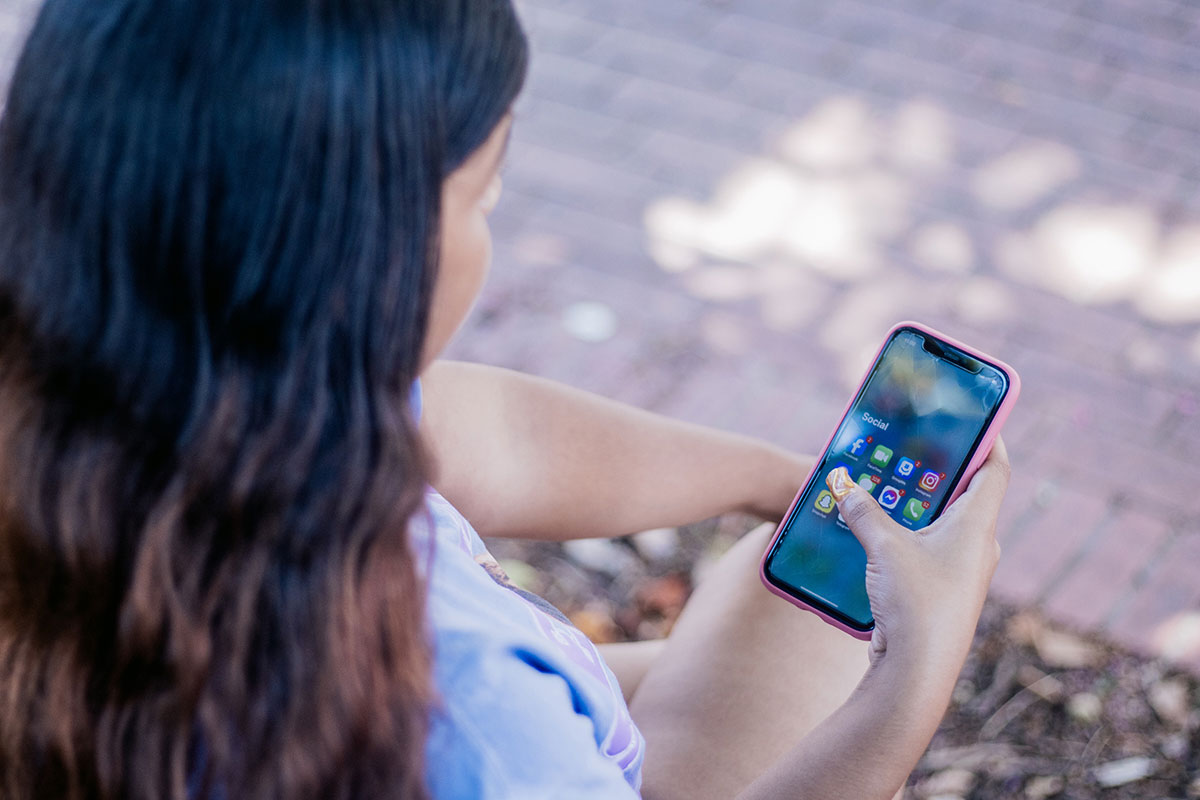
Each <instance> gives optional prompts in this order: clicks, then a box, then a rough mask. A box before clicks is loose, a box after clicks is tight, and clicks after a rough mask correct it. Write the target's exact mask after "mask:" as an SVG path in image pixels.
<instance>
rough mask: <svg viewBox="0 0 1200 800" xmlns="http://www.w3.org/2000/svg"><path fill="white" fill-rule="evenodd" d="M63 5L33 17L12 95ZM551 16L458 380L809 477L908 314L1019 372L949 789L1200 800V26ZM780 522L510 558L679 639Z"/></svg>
mask: <svg viewBox="0 0 1200 800" xmlns="http://www.w3.org/2000/svg"><path fill="white" fill-rule="evenodd" d="M36 5H37V4H36V3H35V2H34V0H0V81H2V80H3V79H4V76H5V75H6V74H7V70H8V68H9V66H10V65H11V62H12V59H13V58H14V57H15V54H16V48H17V46H18V44H19V41H20V39H21V35H22V32H23V30H24V26H25V25H26V24H27V22H28V19H29V18H30V15H31V14H32V12H33V10H34V9H35V6H36ZM518 5H519V7H520V9H521V11H522V13H523V17H524V19H525V22H526V24H527V27H528V31H529V34H530V37H531V40H532V46H533V64H532V72H531V77H530V81H529V84H528V87H527V89H526V91H525V93H524V95H523V98H522V99H521V101H520V103H519V106H518V109H517V114H516V126H515V129H514V135H513V141H512V146H511V152H510V156H509V163H508V167H507V169H506V173H505V197H504V199H503V201H502V202H501V205H500V207H499V209H498V210H497V211H496V212H495V215H494V217H493V230H494V233H495V239H496V259H495V265H494V268H493V272H492V275H491V278H490V282H489V284H488V287H487V289H486V290H485V294H484V296H483V298H482V300H481V302H480V305H479V307H478V308H477V310H476V314H475V315H474V317H473V319H472V320H471V321H470V323H469V324H468V326H467V328H466V329H465V330H464V331H463V333H462V334H461V335H460V337H459V339H458V340H457V342H456V343H455V345H454V346H453V350H452V355H453V356H455V357H458V358H464V359H470V360H478V361H482V362H486V363H490V364H497V365H501V366H506V367H512V368H516V369H520V370H524V371H528V372H532V373H535V374H539V375H543V376H547V377H551V378H555V379H559V380H562V381H565V382H567V383H570V384H573V385H576V386H580V387H583V388H586V389H590V390H594V391H596V392H599V393H601V394H605V395H608V396H610V397H615V398H617V399H620V400H624V401H627V402H630V403H633V404H636V405H638V406H641V407H644V408H648V409H652V410H655V411H659V412H662V413H665V414H669V415H673V416H677V417H681V418H684V419H688V420H692V421H696V422H702V423H706V424H710V425H715V426H718V427H722V428H725V429H729V430H734V431H740V432H744V433H749V434H754V435H758V436H762V437H765V438H767V439H770V440H772V441H775V442H777V443H780V444H782V445H785V446H787V447H790V448H793V449H796V450H800V451H805V452H810V453H812V452H815V451H817V450H818V449H819V448H820V447H821V446H822V444H823V443H824V441H825V438H826V437H827V436H828V434H829V433H830V431H831V430H832V428H833V426H834V425H835V424H836V422H837V419H838V415H839V414H840V412H841V410H842V408H843V406H844V404H845V401H846V399H847V397H848V394H849V392H850V391H851V390H852V389H853V388H854V386H855V385H856V384H857V382H858V380H859V378H860V377H861V374H862V371H863V370H864V368H865V367H866V366H867V363H868V361H869V359H870V357H871V355H872V354H873V353H874V350H875V349H876V348H877V346H878V344H879V342H880V341H881V339H882V336H883V334H884V333H885V331H886V330H887V329H888V328H889V327H890V326H891V325H892V324H893V323H895V322H897V321H899V320H903V319H916V320H920V321H922V322H925V323H927V324H930V325H932V326H934V327H936V328H939V329H941V330H943V331H944V332H946V333H948V334H950V335H952V336H954V337H956V338H959V339H962V340H964V341H966V342H968V343H970V344H972V345H974V346H976V347H978V348H980V349H983V350H985V351H987V352H989V353H992V354H994V355H995V356H997V357H998V358H1001V359H1003V360H1005V361H1007V362H1008V363H1010V364H1012V365H1013V366H1014V367H1015V368H1016V369H1017V370H1018V372H1019V373H1020V374H1021V376H1022V379H1023V382H1024V389H1023V394H1022V398H1021V401H1020V403H1019V404H1018V406H1017V409H1016V411H1015V412H1014V413H1013V416H1012V418H1011V421H1010V423H1009V425H1008V427H1007V428H1006V431H1005V438H1006V441H1007V443H1008V447H1009V451H1010V454H1011V458H1012V463H1013V469H1014V475H1013V481H1012V485H1011V488H1010V493H1009V497H1008V500H1007V502H1006V508H1005V511H1004V516H1003V519H1002V521H1001V526H1000V530H999V537H1000V541H1001V543H1002V545H1003V548H1004V557H1003V560H1002V563H1001V566H1000V568H999V571H998V573H997V575H996V580H995V584H994V587H993V598H994V599H993V601H992V602H991V603H990V604H989V609H988V611H987V613H986V614H985V618H984V623H983V625H982V626H981V633H980V640H979V642H978V643H977V647H976V650H975V652H973V654H972V660H971V661H970V662H969V663H968V668H967V670H966V671H965V672H964V679H963V683H962V685H961V686H960V689H961V692H960V693H958V694H956V699H955V705H954V706H952V710H951V714H950V715H949V716H948V718H947V723H946V725H945V726H944V729H943V732H942V733H940V734H939V738H938V739H937V740H935V746H934V748H933V749H932V750H931V753H930V755H929V756H927V758H926V761H925V762H923V763H922V767H921V769H920V770H919V771H918V773H917V774H916V775H915V776H914V781H913V786H914V788H913V791H914V793H915V796H922V797H924V796H946V797H954V796H971V797H1011V796H1026V797H1052V796H1064V797H1090V796H1101V795H1103V796H1105V797H1108V796H1113V797H1117V796H1120V797H1142V796H1145V797H1161V796H1166V795H1168V794H1170V796H1173V797H1182V796H1185V795H1186V796H1189V797H1200V783H1198V782H1197V781H1196V780H1195V770H1196V769H1197V767H1198V766H1200V765H1198V764H1197V761H1196V759H1197V757H1198V756H1197V751H1198V750H1200V743H1198V740H1197V734H1196V730H1197V728H1198V727H1200V718H1198V715H1197V710H1196V709H1197V704H1196V685H1195V681H1194V678H1193V677H1192V675H1194V674H1195V673H1196V672H1200V7H1197V5H1196V4H1195V3H1193V2H1190V0H1137V2H1134V1H1133V0H1061V1H1060V2H1057V3H1053V4H1046V3H1036V2H1032V1H1031V0H1009V1H1008V2H1005V3H985V2H978V1H977V0H894V1H893V2H883V1H882V0H822V2H814V1H813V0H603V2H602V1H601V0H519V2H518ZM748 524H749V522H748V521H746V520H739V519H733V520H717V521H712V522H709V523H705V524H704V525H700V526H693V527H692V528H689V529H685V530H681V531H652V532H647V533H645V534H641V535H639V536H636V537H632V538H630V539H628V540H622V541H617V542H577V543H570V544H568V545H566V546H561V545H538V546H529V545H524V544H520V543H514V542H497V543H496V544H495V547H496V549H497V551H498V552H499V553H500V554H501V555H503V556H504V560H505V564H506V565H507V566H508V567H509V568H510V572H511V573H512V574H513V577H514V578H515V579H517V580H518V582H522V583H524V584H526V585H527V586H529V587H530V588H533V589H534V590H536V591H541V592H542V593H544V594H546V595H547V596H548V597H550V598H551V599H552V600H554V601H555V602H557V603H558V604H559V605H560V606H563V607H564V608H565V609H566V610H568V611H569V612H570V613H571V614H572V616H573V618H574V619H576V621H577V623H578V624H580V626H581V627H583V628H584V629H585V630H587V631H588V632H589V633H590V634H591V635H593V636H594V637H595V638H598V639H625V638H645V637H648V636H655V635H661V634H662V633H664V632H665V631H666V630H668V629H669V626H670V623H671V621H672V620H673V618H674V617H673V615H674V614H675V613H677V611H678V607H679V606H680V605H681V604H682V602H683V600H684V598H686V595H687V592H688V590H689V587H690V585H691V582H692V581H693V579H694V577H695V573H696V571H698V570H700V569H702V567H703V565H704V563H705V562H706V560H710V559H712V558H715V557H716V555H717V554H718V553H719V551H720V549H721V548H722V547H724V546H727V545H728V542H729V541H730V540H731V539H732V538H733V537H735V536H736V535H738V534H739V533H740V532H741V531H742V530H744V529H745V526H746V525H748ZM1189 673H1191V674H1189ZM989 726H990V727H989ZM981 748H982V749H981ZM1039 758H1040V759H1041V760H1040V761H1039V760H1038V759H1039ZM947 776H949V777H947ZM937 781H942V783H937Z"/></svg>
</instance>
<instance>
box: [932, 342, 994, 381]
mask: <svg viewBox="0 0 1200 800" xmlns="http://www.w3.org/2000/svg"><path fill="white" fill-rule="evenodd" d="M922 339H923V340H924V342H923V344H922V347H923V348H924V350H925V352H926V353H929V354H930V355H932V356H934V357H935V358H940V359H941V360H942V361H945V362H947V363H949V364H953V365H954V366H956V367H958V368H959V369H961V370H965V371H966V372H969V373H971V374H972V375H978V374H979V373H980V372H982V371H983V362H982V361H980V360H978V359H975V358H971V357H970V356H969V355H967V354H966V353H963V352H960V351H959V350H958V349H957V348H954V347H951V346H949V345H947V344H945V343H944V342H939V341H937V340H936V339H933V338H932V337H929V336H924V337H922Z"/></svg>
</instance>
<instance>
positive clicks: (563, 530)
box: [421, 362, 813, 540]
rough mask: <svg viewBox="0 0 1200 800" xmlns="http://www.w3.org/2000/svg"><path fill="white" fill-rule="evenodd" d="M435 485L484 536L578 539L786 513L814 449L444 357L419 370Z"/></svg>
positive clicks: (804, 475)
mask: <svg viewBox="0 0 1200 800" xmlns="http://www.w3.org/2000/svg"><path fill="white" fill-rule="evenodd" d="M421 385H422V389H423V392H424V408H423V412H422V417H421V430H422V433H423V435H424V436H425V439H426V442H427V443H428V445H429V447H430V449H431V450H432V451H433V454H434V457H435V459H436V464H437V467H436V469H437V471H436V475H435V478H434V485H435V486H436V487H437V488H438V490H439V491H440V492H441V493H442V494H444V495H445V496H446V498H447V499H448V500H450V502H452V503H454V505H455V506H456V507H458V509H459V510H460V511H462V512H463V514H464V515H465V516H466V517H467V518H468V519H470V520H471V522H472V523H473V524H474V525H475V526H476V528H477V529H478V530H479V532H480V533H481V534H483V535H485V536H522V537H527V538H540V539H560V540H561V539H574V538H583V537H589V536H617V535H621V534H626V533H634V532H637V531H640V530H647V529H650V528H657V527H664V526H673V525H681V524H684V523H687V522H694V521H696V520H700V519H706V518H708V517H711V516H715V515H717V514H721V513H724V512H728V511H735V510H740V511H746V512H749V513H753V514H756V515H758V516H762V517H765V518H769V519H778V518H779V517H781V516H782V515H783V513H784V512H785V511H786V510H787V507H788V505H789V504H790V503H791V500H792V497H793V495H794V494H795V492H796V490H797V489H798V488H799V487H800V485H801V483H802V482H803V481H804V479H805V477H806V476H807V475H808V472H809V470H810V469H811V468H812V463H813V461H812V459H811V458H804V457H801V456H796V455H793V454H791V453H788V452H786V451H784V450H782V449H780V448H778V447H774V446H772V445H769V444H767V443H765V442H761V441H758V440H756V439H752V438H749V437H746V436H739V435H735V434H731V433H725V432H722V431H716V430H712V429H709V428H704V427H702V426H699V425H691V424H688V423H684V422H679V421H676V420H671V419H667V418H665V417H661V416H658V415H656V414H651V413H649V412H646V411H642V410H639V409H636V408H632V407H630V406H626V405H623V404H621V403H617V402H614V401H611V400H606V399H604V398H601V397H598V396H596V395H592V394H589V393H587V392H583V391H580V390H577V389H572V388H569V387H566V386H563V385H561V384H557V383H554V382H552V381H548V380H544V379H540V378H534V377H531V376H527V375H522V374H520V373H517V372H512V371H509V370H504V369H499V368H496V367H485V366H481V365H476V364H464V363H456V362H437V363H435V364H434V365H432V366H431V367H430V368H429V369H428V370H426V372H425V373H424V374H423V375H422V377H421Z"/></svg>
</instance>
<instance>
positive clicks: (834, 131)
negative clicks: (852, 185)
mask: <svg viewBox="0 0 1200 800" xmlns="http://www.w3.org/2000/svg"><path fill="white" fill-rule="evenodd" d="M872 116H873V115H872V113H871V109H870V107H869V106H867V104H866V102H865V101H863V100H862V99H861V98H858V97H840V98H834V99H832V100H829V101H827V102H825V103H823V104H821V105H819V106H817V108H815V109H814V110H813V111H812V113H810V114H809V115H808V116H807V117H805V118H804V119H803V120H801V121H800V122H799V123H798V124H797V125H794V126H793V127H792V129H791V130H789V131H788V132H787V133H786V134H784V136H783V137H782V138H781V139H780V142H779V148H780V155H782V156H783V157H784V158H785V159H787V160H789V161H791V162H793V163H795V164H796V165H798V166H801V167H804V168H807V169H810V170H816V171H821V172H825V171H838V170H845V169H852V168H855V167H865V166H867V165H869V164H871V163H872V162H873V161H874V160H875V156H876V152H877V146H878V139H879V137H878V131H877V129H876V125H875V121H874V120H873V119H872Z"/></svg>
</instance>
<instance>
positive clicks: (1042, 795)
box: [1025, 775, 1067, 800]
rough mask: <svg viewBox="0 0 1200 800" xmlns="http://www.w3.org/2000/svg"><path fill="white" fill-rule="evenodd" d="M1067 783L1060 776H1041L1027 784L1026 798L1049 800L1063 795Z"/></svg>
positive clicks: (1030, 799)
mask: <svg viewBox="0 0 1200 800" xmlns="http://www.w3.org/2000/svg"><path fill="white" fill-rule="evenodd" d="M1066 785H1067V782H1066V781H1064V780H1063V779H1062V777H1061V776H1059V775H1039V776H1038V777H1036V778H1033V779H1031V780H1030V781H1029V783H1027V784H1025V796H1026V797H1027V798H1029V800H1047V798H1050V797H1054V795H1056V794H1061V793H1062V790H1063V789H1064V788H1066Z"/></svg>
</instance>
